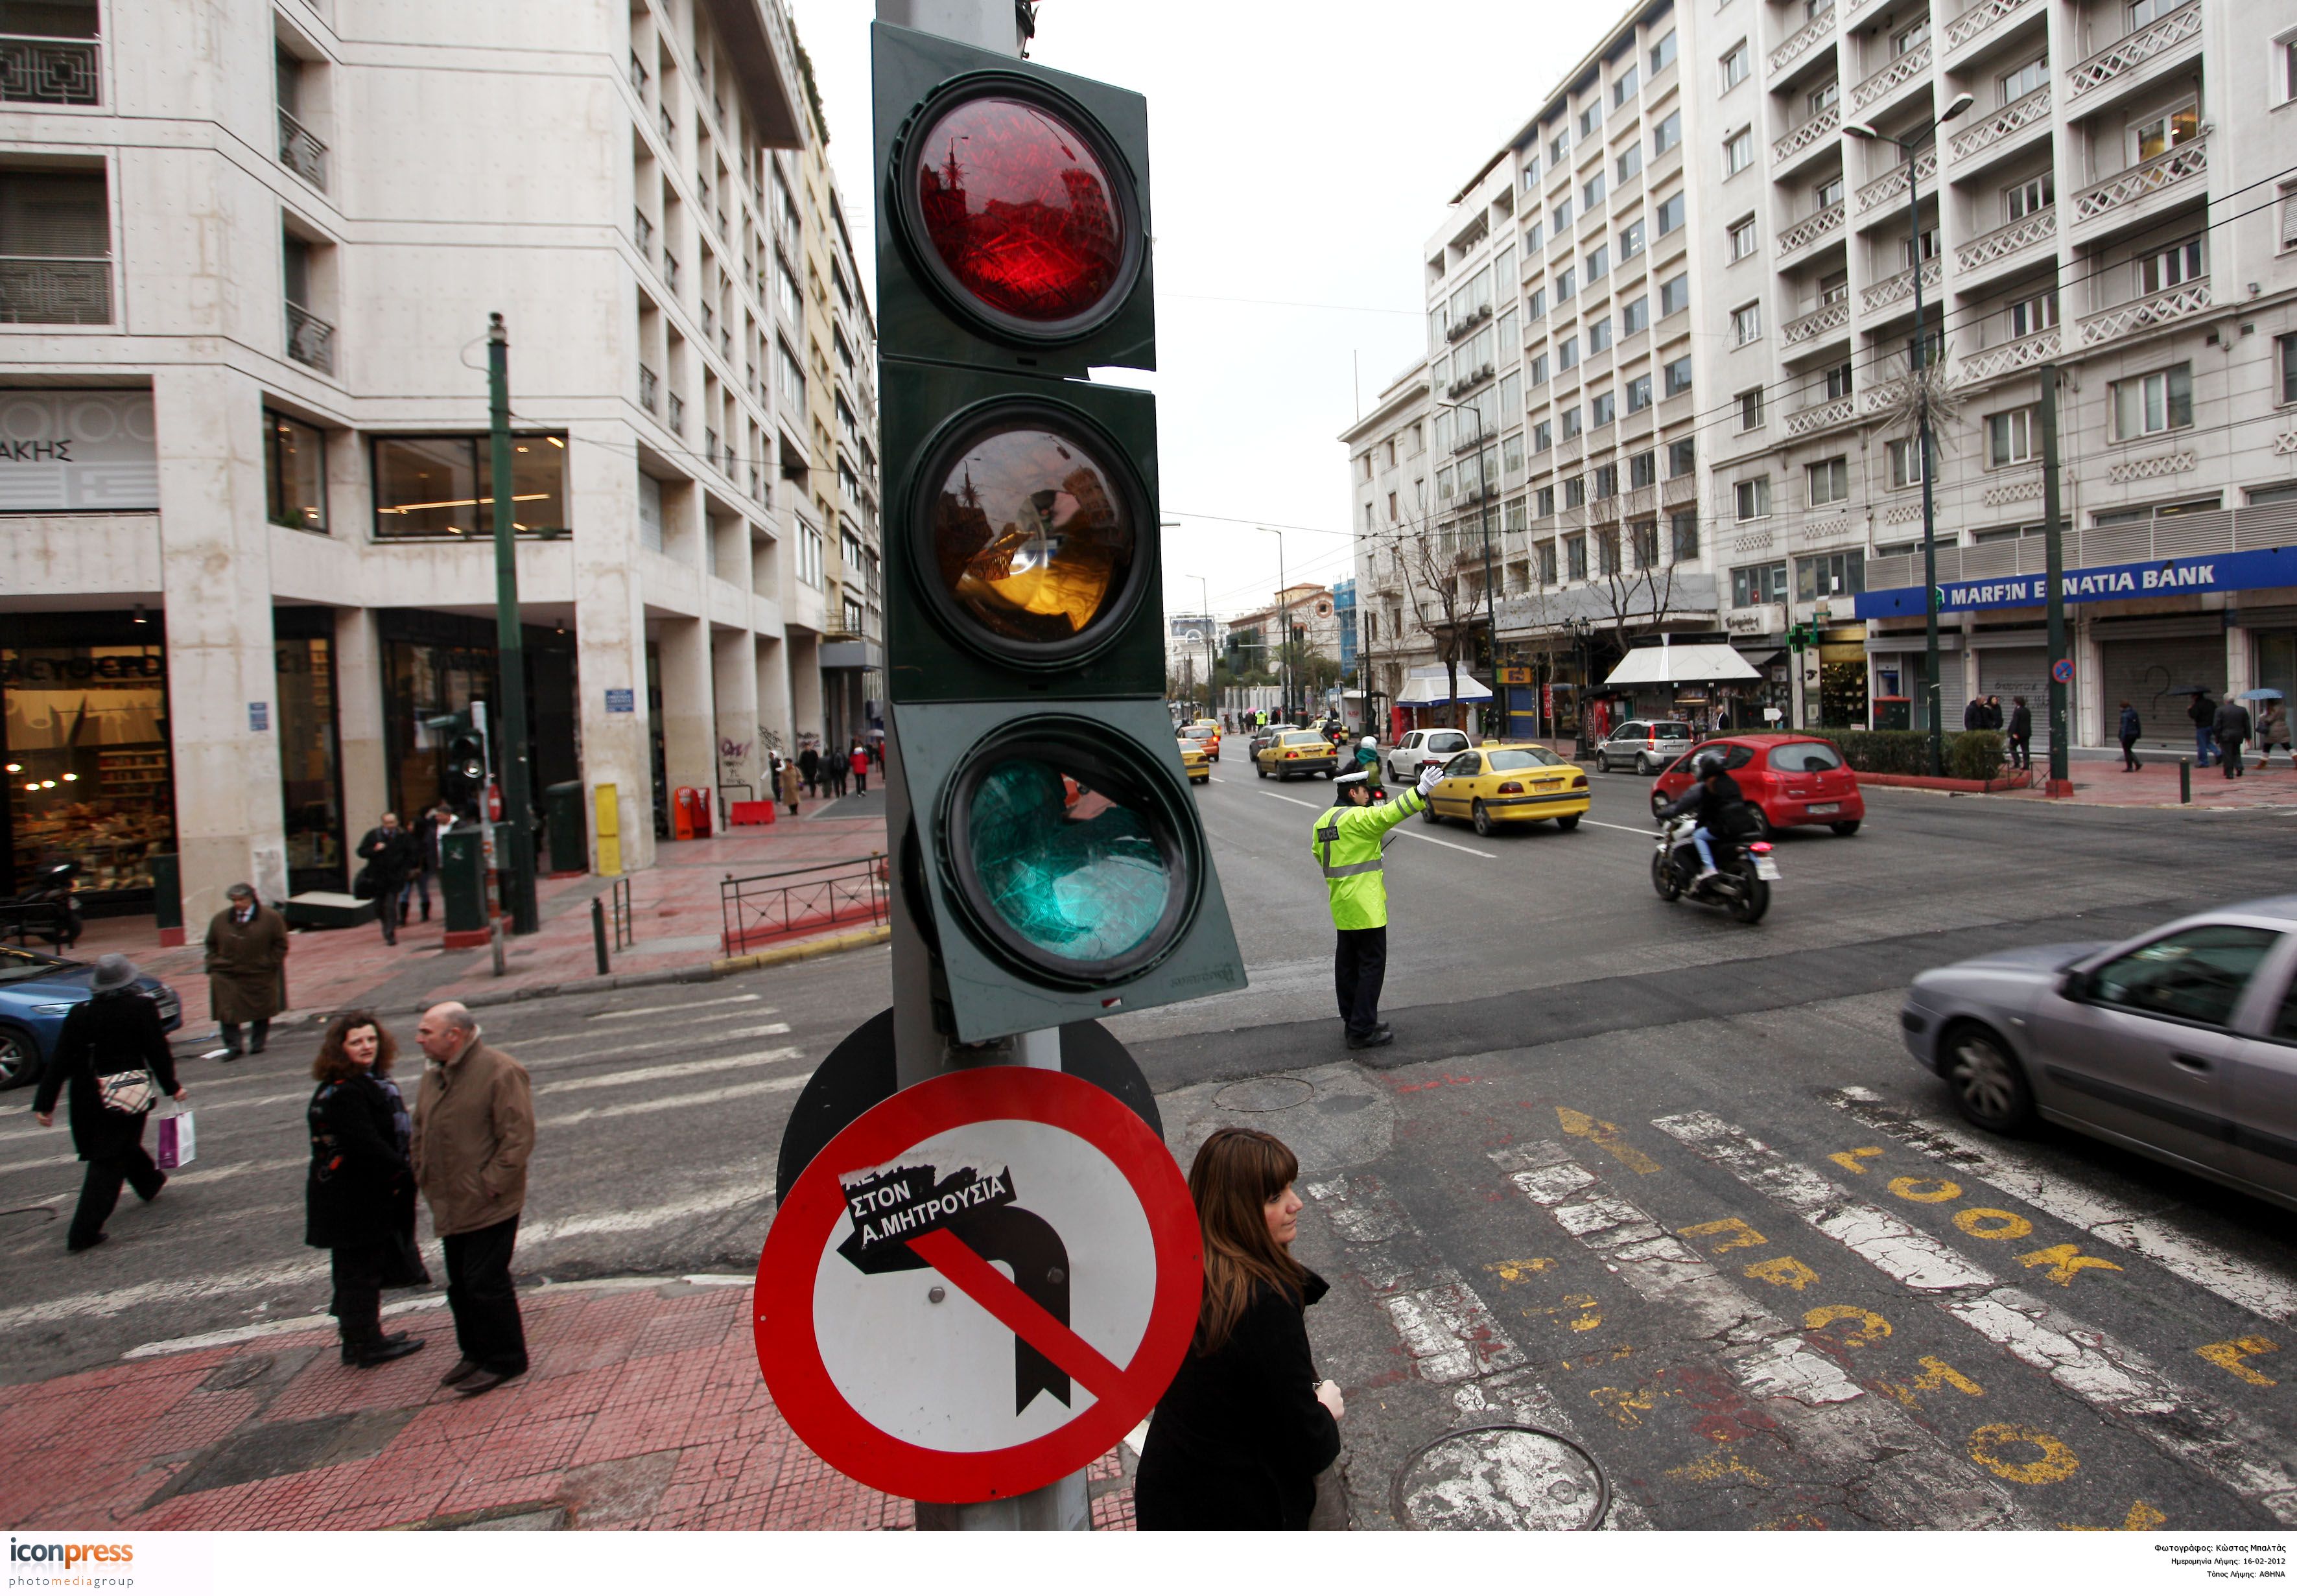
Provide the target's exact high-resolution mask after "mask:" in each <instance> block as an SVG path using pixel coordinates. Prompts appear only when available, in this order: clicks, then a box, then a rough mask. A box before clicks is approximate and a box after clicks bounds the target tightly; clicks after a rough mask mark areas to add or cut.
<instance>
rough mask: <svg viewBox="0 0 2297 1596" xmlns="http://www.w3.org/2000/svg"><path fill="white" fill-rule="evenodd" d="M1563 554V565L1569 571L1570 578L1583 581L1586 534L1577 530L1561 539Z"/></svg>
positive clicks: (1585, 572)
mask: <svg viewBox="0 0 2297 1596" xmlns="http://www.w3.org/2000/svg"><path fill="white" fill-rule="evenodd" d="M1563 555H1564V565H1565V567H1566V568H1567V569H1568V571H1569V572H1571V580H1573V581H1575V582H1584V581H1585V580H1587V534H1586V533H1585V532H1578V533H1575V534H1573V535H1572V536H1571V537H1568V538H1566V539H1563Z"/></svg>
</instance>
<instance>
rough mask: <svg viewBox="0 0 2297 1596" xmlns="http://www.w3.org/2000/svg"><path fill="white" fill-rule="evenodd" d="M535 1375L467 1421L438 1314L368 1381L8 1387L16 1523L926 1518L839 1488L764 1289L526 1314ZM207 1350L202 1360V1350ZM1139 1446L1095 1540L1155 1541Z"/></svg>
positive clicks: (411, 1316) (331, 1364)
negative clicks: (785, 1415) (1143, 1529)
mask: <svg viewBox="0 0 2297 1596" xmlns="http://www.w3.org/2000/svg"><path fill="white" fill-rule="evenodd" d="M521 1297H522V1304H523V1307H524V1310H525V1313H526V1334H527V1342H528V1345H529V1346H530V1347H531V1348H532V1350H533V1354H534V1366H533V1368H532V1370H531V1371H530V1372H529V1373H528V1374H527V1376H526V1377H525V1378H523V1379H521V1380H517V1381H515V1382H513V1383H512V1384H510V1385H507V1386H503V1387H501V1388H500V1389H499V1390H497V1391H494V1392H491V1393H490V1394H487V1395H485V1396H482V1397H476V1398H473V1399H469V1400H465V1399H464V1398H462V1397H459V1396H457V1394H455V1393H453V1392H452V1391H447V1390H441V1389H440V1386H439V1384H438V1380H439V1376H440V1373H441V1371H443V1370H445V1368H446V1367H447V1365H448V1364H449V1363H450V1362H453V1361H454V1357H455V1344H454V1333H453V1330H452V1329H451V1328H450V1327H449V1321H448V1318H447V1313H446V1311H445V1309H444V1308H443V1307H442V1306H440V1305H439V1304H440V1300H441V1299H440V1298H438V1297H436V1296H432V1297H426V1298H422V1299H418V1300H417V1301H416V1302H413V1303H408V1304H399V1307H398V1311H396V1312H394V1311H392V1310H391V1309H390V1308H386V1310H385V1312H386V1313H387V1314H388V1315H389V1317H390V1319H391V1326H392V1328H394V1329H403V1330H407V1331H408V1332H409V1333H411V1334H413V1335H416V1336H423V1337H428V1338H429V1341H430V1345H427V1346H426V1347H424V1350H423V1351H422V1352H420V1353H416V1354H415V1355H414V1356H412V1357H408V1358H403V1359H401V1360H399V1362H396V1363H390V1364H386V1365H384V1366H383V1367H382V1368H380V1369H373V1370H358V1369H347V1368H345V1367H344V1366H343V1364H342V1361H341V1360H340V1359H339V1358H338V1357H337V1356H336V1351H335V1338H334V1332H333V1321H332V1320H325V1319H315V1320H295V1321H291V1322H290V1324H288V1325H284V1326H281V1327H277V1329H276V1333H273V1334H270V1335H265V1336H260V1337H255V1338H253V1339H250V1340H244V1341H236V1342H233V1343H231V1344H229V1345H218V1346H208V1347H200V1348H195V1349H192V1350H186V1351H180V1352H162V1353H157V1354H156V1355H152V1356H147V1357H142V1358H132V1357H131V1358H130V1359H129V1360H127V1361H123V1362H119V1363H115V1364H112V1365H111V1366H110V1367H108V1368H103V1369H96V1370H89V1371H87V1372H86V1373H83V1374H76V1375H67V1376H65V1377H63V1378H59V1379H54V1380H48V1381H45V1382H44V1383H41V1384H38V1385H31V1386H6V1387H0V1452H4V1454H5V1455H6V1456H7V1457H8V1458H9V1459H10V1465H9V1467H8V1468H6V1469H5V1470H4V1471H0V1522H5V1523H6V1524H8V1525H9V1526H11V1527H13V1528H20V1529H46V1528H54V1529H90V1528H95V1529H103V1528H111V1527H115V1526H116V1527H119V1528H123V1529H153V1530H160V1529H170V1530H172V1529H235V1530H251V1529H382V1528H386V1527H391V1526H405V1527H413V1528H434V1529H443V1528H464V1527H474V1528H489V1529H602V1528H604V1529H747V1530H755V1529H907V1528H910V1527H911V1518H910V1514H911V1509H910V1503H908V1502H906V1501H899V1500H897V1499H895V1498H893V1497H888V1496H885V1495H881V1494H879V1493H877V1492H875V1491H870V1490H868V1489H866V1488H864V1487H862V1486H860V1485H856V1484H855V1483H854V1482H853V1481H852V1480H849V1479H847V1478H845V1477H844V1476H843V1475H840V1474H837V1473H836V1472H834V1471H833V1470H831V1469H830V1468H829V1467H828V1466H827V1464H825V1463H823V1462H822V1461H821V1460H819V1459H818V1458H816V1457H815V1456H813V1454H812V1453H811V1452H808V1451H807V1450H806V1449H805V1448H804V1447H803V1445H801V1444H799V1443H798V1441H797V1439H796V1438H795V1437H794V1436H793V1435H792V1434H791V1432H790V1429H789V1427H788V1426H787V1425H786V1424H785V1423H783V1422H782V1418H781V1415H780V1413H779V1412H778V1411H776V1409H775V1406H774V1403H773V1401H772V1399H771V1397H770V1395H769V1394H767V1391H766V1386H765V1381H764V1379H763V1378H762V1377H761V1376H760V1374H759V1372H758V1360H757V1352H756V1347H755V1344H754V1342H753V1339H752V1336H751V1329H750V1322H749V1319H750V1314H749V1304H750V1291H749V1288H748V1287H746V1286H731V1285H723V1284H717V1283H714V1282H712V1283H701V1284H687V1283H680V1282H663V1281H654V1280H644V1281H619V1282H593V1283H590V1284H588V1285H569V1286H556V1287H541V1288H539V1289H536V1290H531V1291H526V1292H523V1293H522V1294H521ZM194 1339H198V1338H196V1337H195V1338H194ZM1132 1462H1133V1459H1132V1455H1131V1453H1130V1452H1127V1451H1126V1450H1125V1449H1124V1448H1123V1447H1119V1448H1118V1449H1117V1450H1116V1451H1115V1452H1110V1453H1109V1454H1108V1455H1107V1456H1106V1457H1104V1458H1102V1459H1101V1460H1099V1462H1098V1463H1095V1464H1094V1465H1093V1467H1092V1469H1091V1478H1092V1485H1091V1489H1092V1490H1093V1491H1094V1492H1095V1493H1097V1494H1096V1495H1095V1497H1094V1500H1093V1504H1092V1519H1093V1527H1094V1528H1095V1529H1131V1528H1132V1478H1131V1465H1132Z"/></svg>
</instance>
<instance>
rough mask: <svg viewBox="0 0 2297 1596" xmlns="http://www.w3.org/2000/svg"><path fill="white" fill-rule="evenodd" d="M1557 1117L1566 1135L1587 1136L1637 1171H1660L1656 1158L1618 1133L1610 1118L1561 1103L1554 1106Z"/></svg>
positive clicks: (1646, 1172)
mask: <svg viewBox="0 0 2297 1596" xmlns="http://www.w3.org/2000/svg"><path fill="white" fill-rule="evenodd" d="M1555 1121H1556V1123H1558V1124H1560V1125H1561V1126H1562V1127H1563V1133H1564V1134H1565V1135H1566V1136H1581V1137H1585V1139H1588V1140H1589V1141H1592V1142H1593V1143H1594V1144H1595V1145H1596V1146H1597V1147H1599V1148H1602V1149H1603V1150H1604V1151H1605V1152H1607V1153H1609V1154H1610V1156H1612V1157H1614V1158H1616V1159H1618V1161H1619V1162H1620V1163H1622V1164H1626V1166H1627V1167H1628V1168H1629V1169H1631V1170H1633V1171H1634V1172H1635V1173H1637V1174H1639V1175H1655V1174H1657V1173H1659V1164H1658V1162H1657V1160H1655V1159H1653V1158H1651V1156H1649V1155H1647V1154H1645V1153H1642V1152H1641V1151H1639V1150H1638V1149H1636V1148H1631V1147H1629V1146H1628V1145H1627V1143H1626V1138H1624V1137H1622V1136H1621V1135H1620V1134H1619V1128H1618V1126H1617V1125H1615V1124H1613V1123H1611V1122H1610V1121H1609V1120H1600V1119H1595V1118H1593V1117H1592V1116H1591V1115H1585V1114H1582V1113H1580V1112H1579V1111H1578V1110H1577V1108H1565V1107H1560V1106H1559V1107H1557V1108H1556V1110H1555Z"/></svg>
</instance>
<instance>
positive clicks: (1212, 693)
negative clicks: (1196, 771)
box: [1197, 577, 1220, 720]
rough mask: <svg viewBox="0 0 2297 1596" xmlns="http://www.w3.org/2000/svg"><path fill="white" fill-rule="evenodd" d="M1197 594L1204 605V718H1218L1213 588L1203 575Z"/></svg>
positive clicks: (1217, 671)
mask: <svg viewBox="0 0 2297 1596" xmlns="http://www.w3.org/2000/svg"><path fill="white" fill-rule="evenodd" d="M1197 593H1198V597H1199V598H1200V599H1201V600H1202V601H1203V603H1204V606H1205V719H1206V720H1219V719H1220V689H1219V687H1218V686H1217V683H1218V682H1219V680H1220V671H1219V670H1218V669H1217V667H1216V666H1215V664H1214V659H1213V589H1212V584H1211V583H1210V582H1208V581H1206V580H1205V579H1204V578H1203V577H1198V579H1197Z"/></svg>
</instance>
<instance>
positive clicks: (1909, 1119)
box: [1828, 1086, 2297, 1324]
mask: <svg viewBox="0 0 2297 1596" xmlns="http://www.w3.org/2000/svg"><path fill="white" fill-rule="evenodd" d="M1828 1100H1829V1101H1830V1102H1832V1104H1833V1105H1834V1106H1835V1107H1837V1108H1840V1109H1841V1110H1842V1111H1843V1112H1844V1113H1846V1114H1848V1115H1850V1116H1851V1117H1852V1118H1853V1119H1856V1120H1857V1121H1858V1122H1859V1123H1861V1124H1864V1125H1867V1126H1869V1127H1871V1128H1873V1129H1874V1130H1877V1131H1881V1132H1882V1133H1883V1134H1884V1135H1886V1136H1892V1137H1896V1138H1897V1139H1898V1140H1900V1141H1903V1142H1905V1143H1906V1145H1907V1146H1908V1147H1910V1148H1914V1150H1915V1151H1916V1152H1918V1153H1921V1154H1922V1155H1923V1156H1925V1157H1929V1158H1933V1159H1936V1160H1937V1161H1938V1162H1939V1163H1940V1164H1951V1165H1953V1166H1954V1168H1955V1171H1956V1172H1958V1173H1961V1174H1964V1175H1967V1176H1969V1177H1970V1178H1972V1179H1973V1180H1977V1181H1983V1182H1984V1183H1986V1184H1987V1185H1988V1186H1991V1187H1993V1188H1994V1189H1996V1190H1997V1191H2001V1192H2004V1193H2006V1194H2007V1195H2009V1196H2011V1197H2015V1198H2017V1199H2018V1200H2019V1201H2021V1202H2022V1203H2025V1204H2027V1205H2029V1206H2030V1207H2034V1208H2038V1209H2040V1210H2041V1211H2042V1212H2043V1213H2046V1214H2048V1215H2049V1216H2050V1217H2051V1218H2053V1219H2055V1220H2060V1221H2062V1222H2064V1223H2066V1224H2070V1225H2071V1226H2073V1227H2074V1228H2075V1229H2076V1230H2087V1231H2088V1232H2089V1233H2090V1234H2091V1235H2093V1236H2095V1237H2096V1238H2098V1239H2099V1240H2101V1241H2104V1242H2106V1243H2108V1244H2109V1245H2111V1246H2118V1247H2121V1248H2124V1249H2126V1250H2127V1251H2129V1252H2132V1253H2135V1254H2136V1255H2138V1256H2139V1257H2141V1258H2144V1259H2146V1260H2148V1261H2149V1262H2151V1263H2158V1264H2160V1265H2161V1267H2162V1268H2163V1269H2166V1270H2168V1271H2169V1272H2170V1273H2171V1274H2173V1275H2176V1276H2177V1277H2178V1279H2181V1280H2185V1281H2186V1282H2188V1283H2189V1284H2192V1285H2195V1286H2199V1287H2201V1288H2202V1290H2204V1291H2208V1292H2211V1293H2214V1294H2215V1295H2216V1296H2221V1297H2223V1298H2224V1299H2225V1300H2226V1301H2227V1302H2229V1303H2232V1304H2235V1306H2237V1307H2243V1308H2246V1309H2248V1310H2249V1311H2250V1312H2252V1313H2254V1314H2256V1315H2258V1316H2259V1317H2260V1318H2261V1319H2271V1320H2279V1321H2280V1322H2281V1323H2284V1324H2291V1323H2297V1286H2293V1285H2292V1283H2291V1282H2289V1281H2288V1280H2285V1279H2280V1278H2277V1277H2275V1276H2272V1275H2268V1274H2266V1273H2264V1272H2263V1271H2260V1269H2259V1268H2258V1266H2257V1265H2256V1264H2254V1263H2251V1262H2249V1261H2248V1260H2246V1259H2243V1258H2241V1257H2237V1256H2235V1255H2234V1254H2232V1253H2228V1252H2227V1251H2225V1250H2224V1249H2223V1248H2221V1247H2219V1246H2213V1245H2211V1243H2209V1242H2207V1241H2204V1240H2202V1238H2200V1237H2198V1236H2195V1235H2194V1234H2193V1233H2192V1232H2191V1231H2190V1230H2186V1229H2185V1228H2184V1227H2183V1226H2181V1225H2178V1224H2177V1223H2175V1222H2171V1221H2169V1220H2166V1219H2154V1218H2149V1217H2147V1216H2145V1215H2144V1214H2140V1213H2132V1212H2131V1211H2130V1210H2129V1209H2128V1207H2127V1206H2125V1205H2121V1204H2119V1203H2116V1202H2113V1201H2112V1199H2110V1198H2108V1197H2103V1196H2101V1195H2100V1194H2098V1193H2097V1192H2095V1191H2092V1190H2091V1189H2089V1188H2087V1187H2086V1186H2083V1185H2081V1184H2079V1182H2076V1181H2070V1180H2068V1179H2067V1178H2066V1177H2065V1176H2063V1175H2057V1174H2052V1173H2049V1172H2046V1171H2045V1170H2044V1169H2042V1168H2041V1166H2040V1165H2038V1164H2034V1163H2032V1162H2030V1161H2029V1160H2028V1159H2025V1158H2023V1157H2021V1156H2019V1155H2018V1154H2016V1153H2014V1152H2011V1151H2009V1150H2008V1149H2006V1148H1988V1147H1986V1146H1984V1145H1983V1144H1981V1143H1980V1142H1978V1141H1976V1140H1974V1139H1972V1138H1971V1137H1969V1136H1968V1135H1966V1134H1964V1132H1963V1131H1961V1130H1959V1129H1958V1128H1956V1127H1954V1126H1951V1125H1948V1124H1946V1123H1942V1122H1940V1121H1939V1120H1935V1119H1931V1118H1928V1117H1925V1116H1923V1115H1917V1114H1913V1113H1910V1112H1908V1111H1906V1110H1905V1109H1903V1108H1897V1107H1891V1106H1890V1105H1889V1103H1887V1102H1886V1101H1885V1100H1884V1099H1883V1098H1882V1096H1881V1094H1880V1093H1879V1092H1873V1091H1869V1090H1866V1089H1865V1087H1863V1086H1848V1087H1845V1088H1843V1089H1842V1090H1840V1091H1837V1092H1832V1093H1830V1094H1829V1095H1828Z"/></svg>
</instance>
